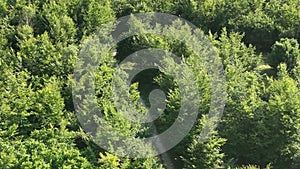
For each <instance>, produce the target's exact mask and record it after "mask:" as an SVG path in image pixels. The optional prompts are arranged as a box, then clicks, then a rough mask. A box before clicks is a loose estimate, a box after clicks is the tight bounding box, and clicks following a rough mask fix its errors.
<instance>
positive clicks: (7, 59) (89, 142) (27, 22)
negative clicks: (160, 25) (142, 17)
mask: <svg viewBox="0 0 300 169" xmlns="http://www.w3.org/2000/svg"><path fill="white" fill-rule="evenodd" d="M145 12H161V13H166V14H171V15H174V16H177V17H179V18H183V19H185V20H187V21H189V22H191V23H192V24H194V25H195V26H197V27H198V28H199V29H200V30H201V31H203V35H204V36H205V37H206V38H207V39H208V40H209V42H210V43H211V44H212V45H213V47H214V49H215V50H216V51H217V53H218V56H217V57H218V59H219V60H220V61H221V63H222V65H223V69H224V74H225V78H226V85H225V86H224V87H225V88H226V92H227V95H226V104H225V107H224V112H223V116H222V118H221V120H220V122H219V124H218V126H217V128H214V129H213V131H212V132H211V135H210V137H209V138H208V139H207V140H206V141H205V142H201V141H199V139H198V136H199V134H200V133H201V131H202V130H203V126H204V124H205V123H206V122H207V121H208V119H209V117H208V113H209V111H210V106H211V99H212V93H211V82H212V79H211V77H210V76H209V71H208V70H207V69H205V66H204V65H205V64H204V63H203V62H201V61H200V60H198V59H197V57H196V54H195V53H193V51H191V49H190V48H189V47H188V46H187V45H185V44H183V43H182V42H180V41H178V40H175V39H170V38H168V37H165V36H158V35H155V34H150V33H146V34H140V35H134V36H131V37H128V38H126V39H124V40H122V41H121V42H119V43H118V44H117V46H116V47H115V48H114V49H112V51H114V52H111V53H110V54H108V55H106V56H105V58H104V59H103V60H102V61H101V63H100V64H99V65H98V66H97V71H96V73H95V75H94V77H95V95H96V96H97V98H96V101H97V106H98V109H99V112H100V113H101V114H102V115H103V117H104V119H105V120H106V121H107V123H108V124H110V125H111V126H113V127H114V128H115V129H116V131H118V132H119V133H122V134H123V135H126V136H132V137H137V138H144V137H149V136H152V135H154V134H155V133H162V132H163V131H165V130H166V129H168V128H169V127H170V126H171V125H172V124H173V123H174V122H175V120H176V118H177V117H178V114H179V110H180V107H181V102H182V100H180V99H181V95H182V93H180V91H179V87H178V86H179V85H178V84H179V83H180V82H177V81H176V80H174V79H173V78H172V77H171V76H169V75H167V74H164V73H162V72H160V71H159V70H155V69H149V70H145V71H142V72H140V73H139V74H137V75H136V77H134V78H133V80H132V81H131V83H130V86H129V87H128V88H129V91H128V93H129V94H130V96H129V99H130V101H131V102H132V103H134V106H135V108H136V109H137V110H139V111H140V112H144V111H145V107H149V104H150V102H151V100H149V99H148V97H149V95H150V94H151V93H150V92H151V91H152V90H155V89H160V90H161V91H163V92H164V93H165V96H166V97H165V100H166V105H165V110H164V112H163V113H162V114H161V115H160V116H159V117H158V118H157V119H156V120H155V121H154V122H153V123H151V124H139V123H131V122H130V121H129V120H127V119H126V118H124V116H122V115H120V112H118V110H117V106H116V105H115V103H114V101H113V100H112V99H111V96H112V91H113V90H112V88H113V87H114V86H112V84H111V82H112V81H113V80H116V79H114V77H115V76H114V72H115V70H116V66H115V65H116V64H117V63H120V62H121V61H122V60H124V59H125V58H126V57H127V56H128V55H130V54H133V53H135V52H137V51H140V50H143V49H147V48H158V49H164V50H167V51H169V52H171V53H173V54H175V55H176V56H178V57H179V58H180V59H181V60H182V61H183V62H184V63H186V65H188V66H189V67H190V69H191V70H192V73H191V74H194V75H195V77H196V86H197V88H198V91H197V92H199V93H200V95H201V100H199V109H197V119H196V122H195V124H194V125H193V127H192V129H191V131H190V132H189V133H188V134H187V135H186V136H185V137H184V139H183V140H182V141H181V142H180V143H178V144H177V145H176V146H175V147H173V148H172V149H170V150H169V151H167V152H165V153H163V154H161V155H158V156H155V157H147V158H132V157H129V156H118V155H116V154H114V153H112V152H111V151H108V150H106V149H104V148H103V147H101V146H99V145H97V144H96V143H95V142H94V140H93V138H91V137H90V135H89V134H88V133H87V132H86V131H84V129H83V127H82V124H80V122H79V120H78V118H77V116H76V113H75V108H76V105H74V103H73V101H74V100H75V99H74V100H73V96H72V91H73V90H74V88H72V87H73V83H74V81H73V76H74V67H75V65H76V60H77V59H78V57H79V55H80V51H81V50H82V49H83V47H84V45H85V43H86V41H87V40H89V39H91V37H93V36H94V35H95V34H97V31H99V30H101V29H102V28H104V27H105V25H106V24H109V23H112V22H114V21H116V20H117V19H118V18H120V17H123V16H127V15H130V14H136V13H145ZM133 24H136V25H138V23H133ZM171 28H174V29H175V28H176V27H175V26H174V27H171ZM170 30H171V29H170ZM183 31H184V29H183ZM100 33H101V32H100ZM185 33H186V34H189V33H190V32H188V31H187V32H183V34H185ZM299 42H300V1H299V0H180V1H179V0H178V1H175V0H144V1H142V0H0V168H1V169H2V168H3V169H13V168H24V169H25V168H41V169H44V168H49V169H50V168H51V169H56V168H70V169H71V168H72V169H73V168H91V169H92V168H99V169H119V168H120V169H125V168H126V169H127V168H128V169H131V168H134V169H135V168H140V169H152V168H178V169H179V168H186V169H192V168H196V169H202V168H204V169H216V168H226V169H231V168H236V169H257V168H274V169H282V168H288V169H298V168H300V49H299ZM185 73H186V72H185ZM191 74H185V76H186V77H189V76H191ZM184 83H185V82H182V84H184ZM80 90H84V89H80ZM77 99H78V98H77ZM140 100H142V101H143V102H144V104H145V106H141V103H140ZM191 103H192V102H191ZM89 123H91V125H92V123H97V121H96V120H95V121H92V122H91V121H90V122H89ZM87 125H89V124H87ZM101 130H104V129H103V128H101V126H100V127H99V128H98V129H97V131H96V130H95V131H90V132H94V133H96V134H97V133H101ZM98 136H99V137H101V135H99V134H98ZM132 144H134V143H132ZM144 150H145V152H146V153H148V152H151V150H150V148H149V147H144Z"/></svg>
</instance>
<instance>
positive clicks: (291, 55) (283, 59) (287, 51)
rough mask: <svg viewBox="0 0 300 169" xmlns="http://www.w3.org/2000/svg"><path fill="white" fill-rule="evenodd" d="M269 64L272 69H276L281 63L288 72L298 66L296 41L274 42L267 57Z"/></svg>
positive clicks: (298, 52)
mask: <svg viewBox="0 0 300 169" xmlns="http://www.w3.org/2000/svg"><path fill="white" fill-rule="evenodd" d="M269 63H270V65H271V66H273V67H274V68H277V66H279V65H280V64H281V63H285V64H286V65H287V69H288V71H289V72H291V71H292V70H293V69H294V68H295V67H297V66H299V64H300V51H299V44H298V42H297V40H296V39H289V38H283V39H280V41H278V42H276V43H275V44H274V45H273V46H272V51H271V53H270V55H269ZM291 73H292V72H291Z"/></svg>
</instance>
